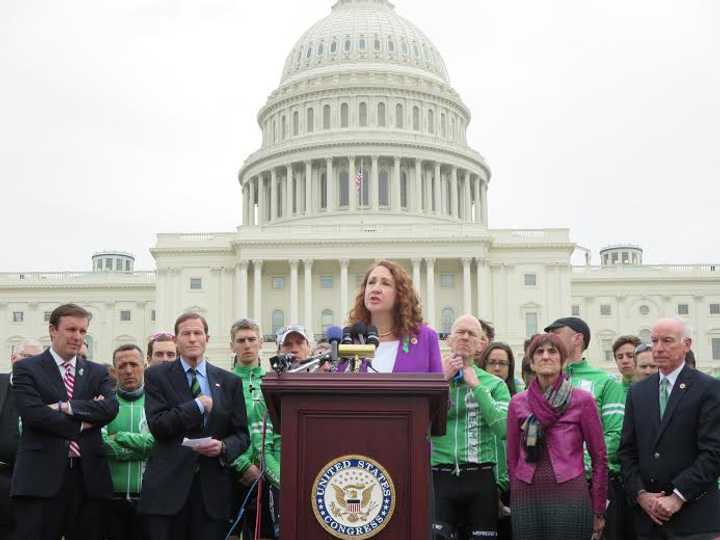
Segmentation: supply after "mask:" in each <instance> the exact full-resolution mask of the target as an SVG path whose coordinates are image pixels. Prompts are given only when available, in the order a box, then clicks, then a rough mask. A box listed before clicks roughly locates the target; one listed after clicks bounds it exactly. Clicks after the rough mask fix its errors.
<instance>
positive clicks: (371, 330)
mask: <svg viewBox="0 0 720 540" xmlns="http://www.w3.org/2000/svg"><path fill="white" fill-rule="evenodd" d="M367 343H368V345H374V346H375V347H379V346H380V338H379V337H378V330H377V327H376V326H373V325H372V324H371V325H369V326H368V327H367Z"/></svg>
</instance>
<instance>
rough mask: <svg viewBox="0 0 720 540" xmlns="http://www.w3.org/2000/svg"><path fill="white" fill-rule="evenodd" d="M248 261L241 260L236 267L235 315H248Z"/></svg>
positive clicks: (236, 316)
mask: <svg viewBox="0 0 720 540" xmlns="http://www.w3.org/2000/svg"><path fill="white" fill-rule="evenodd" d="M247 285H248V261H240V262H239V263H238V264H237V266H236V267H235V286H236V288H235V314H234V317H235V318H236V319H239V318H240V317H247V315H248V294H247V293H248V290H247Z"/></svg>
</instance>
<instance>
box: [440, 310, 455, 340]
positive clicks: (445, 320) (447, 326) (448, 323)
mask: <svg viewBox="0 0 720 540" xmlns="http://www.w3.org/2000/svg"><path fill="white" fill-rule="evenodd" d="M441 318H442V332H443V334H449V333H450V332H451V330H452V325H453V323H454V322H455V310H454V309H453V308H451V307H444V308H443V310H442V317H441Z"/></svg>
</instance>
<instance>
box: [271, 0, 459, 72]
mask: <svg viewBox="0 0 720 540" xmlns="http://www.w3.org/2000/svg"><path fill="white" fill-rule="evenodd" d="M378 64H383V65H387V64H392V65H393V66H395V70H397V71H398V72H406V73H408V74H413V73H419V72H422V73H424V74H426V75H430V76H432V77H437V78H439V79H440V80H442V81H444V82H446V83H449V79H448V74H447V70H446V68H445V62H444V61H443V59H442V57H441V56H440V53H439V52H438V51H437V49H436V48H435V46H434V45H433V44H432V42H431V41H430V40H429V39H428V38H427V36H425V34H423V33H422V32H421V31H420V30H419V29H418V28H417V27H416V26H415V25H413V24H412V23H411V22H409V21H408V20H406V19H404V18H402V17H400V16H399V15H398V14H397V13H396V12H395V8H394V6H393V5H392V4H391V3H390V2H388V1H387V0H340V1H339V2H337V3H336V4H335V5H334V6H333V8H332V13H331V14H330V15H329V16H327V17H325V18H324V19H322V20H321V21H319V22H317V23H315V24H314V25H313V26H312V27H311V28H310V29H309V30H308V31H307V32H305V34H303V36H302V37H301V38H300V39H299V40H298V42H297V43H296V44H295V46H294V47H293V48H292V50H291V51H290V54H289V55H288V57H287V60H286V61H285V69H284V70H283V77H282V82H283V83H285V82H287V81H289V80H296V79H298V78H300V77H303V76H306V75H308V74H312V73H313V72H321V71H330V70H333V71H346V72H347V71H352V70H355V69H361V70H362V69H367V68H368V67H371V66H374V65H378Z"/></svg>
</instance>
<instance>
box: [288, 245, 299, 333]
mask: <svg viewBox="0 0 720 540" xmlns="http://www.w3.org/2000/svg"><path fill="white" fill-rule="evenodd" d="M288 263H289V264H290V320H289V321H287V322H288V323H289V324H298V320H299V319H298V260H297V259H290V260H289V261H288Z"/></svg>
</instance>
